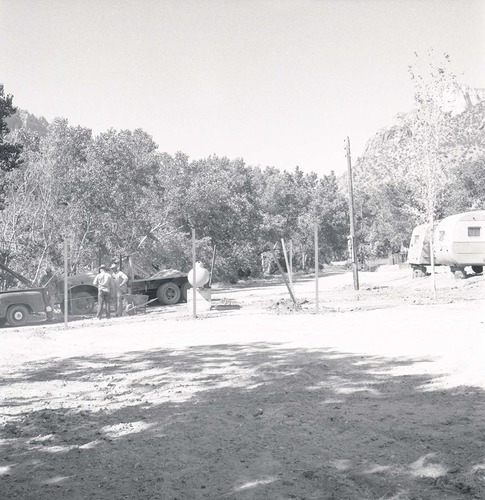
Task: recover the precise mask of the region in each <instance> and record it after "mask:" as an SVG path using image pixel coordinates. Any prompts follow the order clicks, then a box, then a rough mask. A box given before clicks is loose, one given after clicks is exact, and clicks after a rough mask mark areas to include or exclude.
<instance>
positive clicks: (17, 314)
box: [7, 304, 29, 326]
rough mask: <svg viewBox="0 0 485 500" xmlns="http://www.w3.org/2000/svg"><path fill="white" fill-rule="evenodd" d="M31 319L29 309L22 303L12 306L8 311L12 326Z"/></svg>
mask: <svg viewBox="0 0 485 500" xmlns="http://www.w3.org/2000/svg"><path fill="white" fill-rule="evenodd" d="M28 320H29V310H28V309H27V308H26V307H25V306H23V305H22V304H18V305H14V306H10V307H9V308H8V311H7V321H8V324H9V325H10V326H23V325H25V324H26V323H27V321H28Z"/></svg>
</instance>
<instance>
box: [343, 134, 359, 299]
mask: <svg viewBox="0 0 485 500" xmlns="http://www.w3.org/2000/svg"><path fill="white" fill-rule="evenodd" d="M346 151H347V167H348V174H349V214H350V245H351V252H352V271H353V274H354V288H355V290H358V289H359V264H358V261H357V240H356V239H355V214H354V187H353V181H352V160H351V158H350V139H349V138H348V137H347V141H346Z"/></svg>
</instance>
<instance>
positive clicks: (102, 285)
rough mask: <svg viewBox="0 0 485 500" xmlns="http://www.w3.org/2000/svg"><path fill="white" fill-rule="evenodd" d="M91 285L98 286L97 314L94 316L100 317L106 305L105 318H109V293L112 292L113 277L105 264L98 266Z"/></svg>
mask: <svg viewBox="0 0 485 500" xmlns="http://www.w3.org/2000/svg"><path fill="white" fill-rule="evenodd" d="M93 285H94V286H96V287H97V288H98V314H96V317H97V318H98V319H101V318H102V316H103V306H104V307H106V319H110V318H111V311H110V306H111V294H112V293H113V292H114V285H113V278H112V277H111V274H110V273H108V269H107V268H106V266H105V265H102V266H99V274H98V275H96V278H94V281H93Z"/></svg>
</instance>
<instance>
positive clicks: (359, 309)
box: [0, 267, 485, 500]
mask: <svg viewBox="0 0 485 500" xmlns="http://www.w3.org/2000/svg"><path fill="white" fill-rule="evenodd" d="M359 278H360V290H359V291H355V290H354V287H353V282H352V274H351V273H349V272H343V271H341V270H340V271H339V270H337V269H329V270H327V271H325V272H324V275H323V276H322V277H321V278H320V280H319V312H318V314H316V312H315V309H316V308H315V283H314V281H313V280H312V279H311V278H304V277H301V278H299V279H298V280H295V284H294V288H295V295H296V297H297V300H298V302H299V304H301V307H300V310H295V309H294V308H293V307H292V305H291V301H290V300H289V299H288V297H289V296H288V293H287V291H286V288H285V286H284V285H282V284H281V282H280V281H279V280H277V279H273V280H269V281H266V282H251V283H246V284H244V285H241V286H235V287H233V288H224V287H218V288H215V289H214V290H213V305H214V306H217V308H216V309H214V310H211V311H207V312H200V313H199V315H198V317H197V318H196V319H194V318H193V317H192V316H191V314H190V312H189V308H188V306H187V304H179V305H177V306H174V307H151V308H149V309H148V311H147V313H146V314H140V315H136V316H133V317H123V318H113V319H111V320H109V321H108V320H103V321H99V320H96V319H94V318H84V319H78V320H77V321H72V322H71V323H70V324H69V329H68V330H65V329H64V325H63V323H62V322H59V323H56V324H51V325H47V324H39V325H36V326H29V327H24V328H8V327H6V328H2V329H0V346H1V347H0V498H1V499H35V500H38V499H49V500H59V499H90V498H93V499H116V500H118V499H164V500H165V499H167V500H175V499H179V500H184V499H199V498H200V499H241V500H246V499H334V500H366V499H369V500H370V499H372V500H374V499H394V500H398V499H399V500H419V499H422V500H448V499H458V498H460V499H461V498H464V499H468V498H470V499H472V498H479V499H480V498H481V499H485V397H484V395H485V393H484V390H485V363H484V355H485V341H484V338H485V323H484V321H485V307H484V306H485V304H484V298H485V278H484V277H482V276H474V277H471V278H468V279H466V280H455V279H454V278H452V277H451V276H450V275H449V274H448V273H441V274H439V275H437V279H436V282H437V299H434V296H433V291H432V280H431V278H420V279H412V278H411V272H410V270H409V269H397V268H395V267H389V268H384V269H382V270H380V271H379V272H374V273H362V272H361V273H360V275H359Z"/></svg>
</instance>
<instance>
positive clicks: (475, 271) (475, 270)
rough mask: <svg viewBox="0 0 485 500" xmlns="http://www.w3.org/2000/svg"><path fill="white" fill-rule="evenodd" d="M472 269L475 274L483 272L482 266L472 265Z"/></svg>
mask: <svg viewBox="0 0 485 500" xmlns="http://www.w3.org/2000/svg"><path fill="white" fill-rule="evenodd" d="M472 271H473V272H474V273H475V274H482V273H483V266H472Z"/></svg>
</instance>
